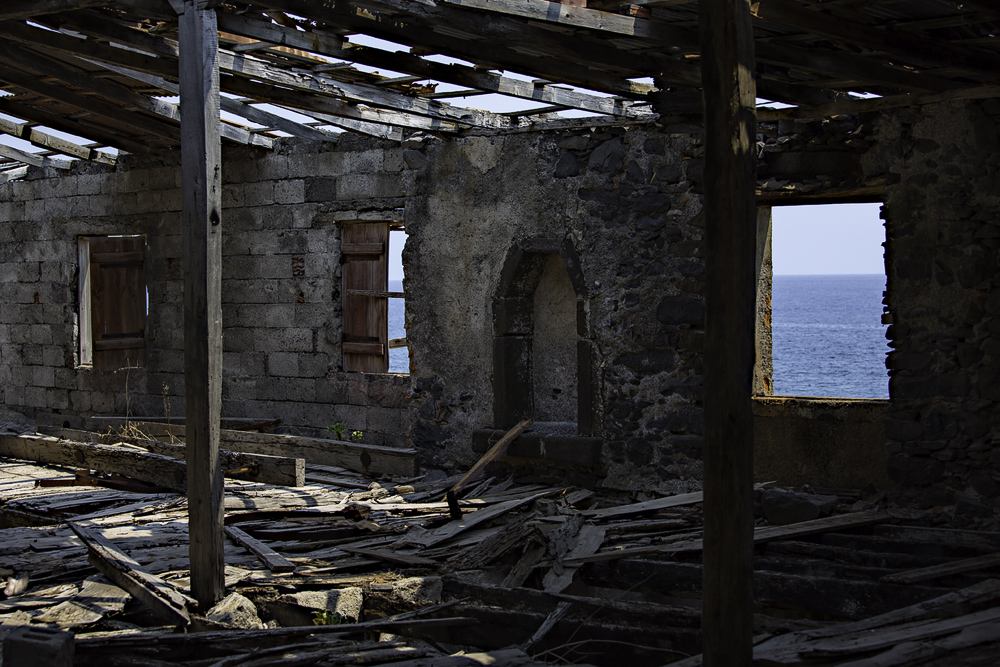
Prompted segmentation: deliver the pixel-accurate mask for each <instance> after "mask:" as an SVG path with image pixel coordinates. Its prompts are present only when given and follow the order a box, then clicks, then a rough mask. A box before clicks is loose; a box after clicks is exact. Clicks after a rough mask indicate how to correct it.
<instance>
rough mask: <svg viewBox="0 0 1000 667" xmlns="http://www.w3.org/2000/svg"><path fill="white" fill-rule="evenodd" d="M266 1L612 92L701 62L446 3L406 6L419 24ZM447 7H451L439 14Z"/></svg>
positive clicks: (639, 88)
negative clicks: (463, 32) (459, 32)
mask: <svg viewBox="0 0 1000 667" xmlns="http://www.w3.org/2000/svg"><path fill="white" fill-rule="evenodd" d="M262 4H264V5H266V6H269V7H274V8H275V9H280V10H282V11H287V12H290V13H293V14H299V15H302V13H303V12H305V13H306V14H307V15H309V16H310V17H311V18H314V19H316V20H321V21H325V22H327V23H329V24H331V25H334V26H337V27H338V28H345V29H350V30H354V31H357V32H361V33H365V34H368V35H371V36H372V37H380V38H382V39H388V40H391V41H395V42H398V43H400V44H410V45H419V46H420V47H421V48H426V49H433V51H434V52H435V53H440V54H442V55H446V56H452V57H455V58H461V59H463V60H468V61H470V62H474V63H477V64H489V65H490V67H491V68H493V69H510V70H514V71H517V72H521V73H524V74H530V75H532V76H536V77H538V78H541V79H547V80H550V81H562V82H565V83H569V84H572V85H574V86H580V87H582V88H589V89H590V90H598V91H601V92H606V93H611V94H613V95H624V96H626V97H635V96H640V95H644V94H646V93H648V92H650V91H651V90H652V87H651V86H649V84H643V83H636V82H633V81H629V80H628V78H634V77H642V76H652V75H654V74H663V73H666V72H669V73H671V76H672V77H674V78H676V79H677V80H686V79H691V80H692V81H697V79H698V71H697V67H692V66H687V65H681V64H679V63H678V62H677V61H675V60H673V59H670V58H661V57H658V56H657V55H656V54H650V53H648V52H643V53H642V54H641V55H640V56H637V55H634V54H631V53H629V52H628V51H626V50H620V49H617V48H615V47H612V46H609V45H607V44H604V43H602V42H600V41H598V40H584V39H579V38H577V37H573V36H566V35H559V34H556V33H553V32H552V31H549V30H544V29H541V28H538V27H536V26H529V25H527V24H526V23H524V22H523V21H519V20H512V19H509V18H506V17H503V16H499V15H497V16H493V15H489V16H486V17H481V16H475V15H473V14H472V13H471V12H463V11H461V10H456V9H452V8H448V7H439V6H430V5H428V6H421V7H417V6H416V5H415V4H411V5H410V6H409V7H408V8H407V10H405V11H410V12H417V13H418V14H419V18H420V19H423V20H424V23H423V24H422V23H420V22H419V21H416V20H413V21H411V20H406V21H401V20H399V19H398V18H397V17H395V16H387V15H386V13H385V12H384V11H383V12H379V11H378V10H377V9H376V10H375V11H362V10H360V9H358V8H356V7H352V6H347V7H343V6H340V5H337V6H333V7H331V6H328V5H317V4H316V3H312V2H309V1H308V0H264V1H263V3H262ZM372 6H373V7H374V5H372ZM442 10H443V11H445V12H447V14H442ZM395 13H397V12H389V14H395ZM434 25H437V26H442V25H447V26H449V27H458V26H461V27H463V28H467V32H468V33H469V34H470V35H473V36H478V35H490V36H491V38H490V39H488V40H487V39H479V38H478V37H477V38H476V39H471V40H470V39H459V38H457V37H456V36H455V35H454V34H453V33H452V32H449V34H447V35H446V34H443V33H440V32H435V31H434V30H433V29H432V27H433V26H434ZM503 38H509V39H510V40H513V41H514V42H517V43H518V44H517V45H516V46H514V45H511V46H506V45H504V43H502V42H501V41H500V40H501V39H503ZM529 48H530V52H529V51H528V49H529ZM541 56H549V57H541ZM678 68H679V69H678Z"/></svg>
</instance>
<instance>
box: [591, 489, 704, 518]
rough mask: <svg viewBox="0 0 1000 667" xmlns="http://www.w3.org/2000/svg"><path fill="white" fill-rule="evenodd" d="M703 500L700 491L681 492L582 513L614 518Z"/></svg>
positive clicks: (692, 503) (594, 516)
mask: <svg viewBox="0 0 1000 667" xmlns="http://www.w3.org/2000/svg"><path fill="white" fill-rule="evenodd" d="M703 500H704V495H703V494H702V492H701V491H696V492H694V493H681V494H678V495H676V496H666V497H664V498H657V499H656V500H647V501H645V502H641V503H633V504H631V505H619V506H617V507H606V508H603V509H597V510H584V511H583V512H582V514H583V515H584V516H587V517H590V518H591V519H614V518H618V517H623V516H630V515H633V514H642V513H643V512H655V511H656V510H663V509H669V508H671V507H682V506H684V505H694V504H697V503H700V502H702V501H703Z"/></svg>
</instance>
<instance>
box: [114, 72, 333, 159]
mask: <svg viewBox="0 0 1000 667" xmlns="http://www.w3.org/2000/svg"><path fill="white" fill-rule="evenodd" d="M103 66H104V67H106V68H107V69H108V70H110V71H112V72H115V73H117V74H120V75H122V76H126V77H128V78H130V79H134V80H136V81H141V82H143V83H147V84H149V85H151V86H156V87H157V88H160V89H161V90H164V91H166V92H168V93H170V94H171V95H178V94H179V93H180V86H179V85H178V84H176V83H174V82H172V81H167V80H166V79H164V78H163V77H160V76H156V75H153V74H145V73H143V72H137V71H135V70H132V69H128V68H126V67H118V66H116V65H111V64H108V63H103ZM219 106H220V108H221V109H222V110H223V111H227V112H229V113H231V114H235V115H237V116H242V117H243V118H246V119H247V120H249V121H250V122H251V123H257V124H260V125H264V126H265V127H268V128H271V129H274V130H280V131H282V132H287V133H288V134H291V135H292V136H295V137H299V138H300V139H307V140H310V141H336V140H337V137H336V135H335V134H331V133H330V132H324V131H323V130H318V129H316V128H314V127H309V126H308V125H303V124H302V123H297V122H295V121H294V120H289V119H288V118H283V117H281V116H279V115H277V114H273V113H270V112H269V111H264V110H263V109H258V108H256V107H253V106H250V105H249V104H246V103H245V102H243V101H239V100H234V99H232V98H231V97H225V96H220V97H219Z"/></svg>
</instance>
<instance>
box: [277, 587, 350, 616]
mask: <svg viewBox="0 0 1000 667" xmlns="http://www.w3.org/2000/svg"><path fill="white" fill-rule="evenodd" d="M278 601H279V602H283V603H286V604H288V605H294V606H297V607H299V608H301V609H303V610H304V611H306V612H307V613H308V615H309V616H310V622H308V623H303V624H301V625H311V624H312V622H311V620H312V619H311V617H312V612H313V611H327V612H331V613H335V614H339V615H340V617H341V618H342V619H343V620H345V621H348V622H351V623H355V622H358V621H360V620H361V608H362V604H363V602H364V596H363V595H362V592H361V589H360V588H356V587H351V588H339V589H331V590H326V591H302V592H300V593H290V594H288V595H282V596H281V597H279V598H278ZM280 622H281V621H280V620H279V623H280ZM283 625H284V624H283Z"/></svg>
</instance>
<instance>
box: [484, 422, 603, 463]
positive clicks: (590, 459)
mask: <svg viewBox="0 0 1000 667" xmlns="http://www.w3.org/2000/svg"><path fill="white" fill-rule="evenodd" d="M504 433H505V431H502V430H499V429H493V428H484V429H478V430H476V431H473V432H472V451H474V452H476V453H478V454H485V453H486V451H487V450H488V449H489V448H490V446H491V445H492V444H493V443H495V442H496V441H497V440H499V439H500V438H501V437H503V434H504ZM603 444H604V443H603V440H602V439H601V438H588V437H583V436H579V435H552V434H546V433H532V432H530V431H529V432H527V433H524V434H522V435H521V436H520V437H518V438H517V439H516V440H514V442H512V443H511V445H510V447H509V448H508V449H507V456H516V457H518V458H526V459H543V460H545V461H552V462H559V463H572V464H576V465H584V466H596V465H599V464H600V463H601V447H602V445H603Z"/></svg>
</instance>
